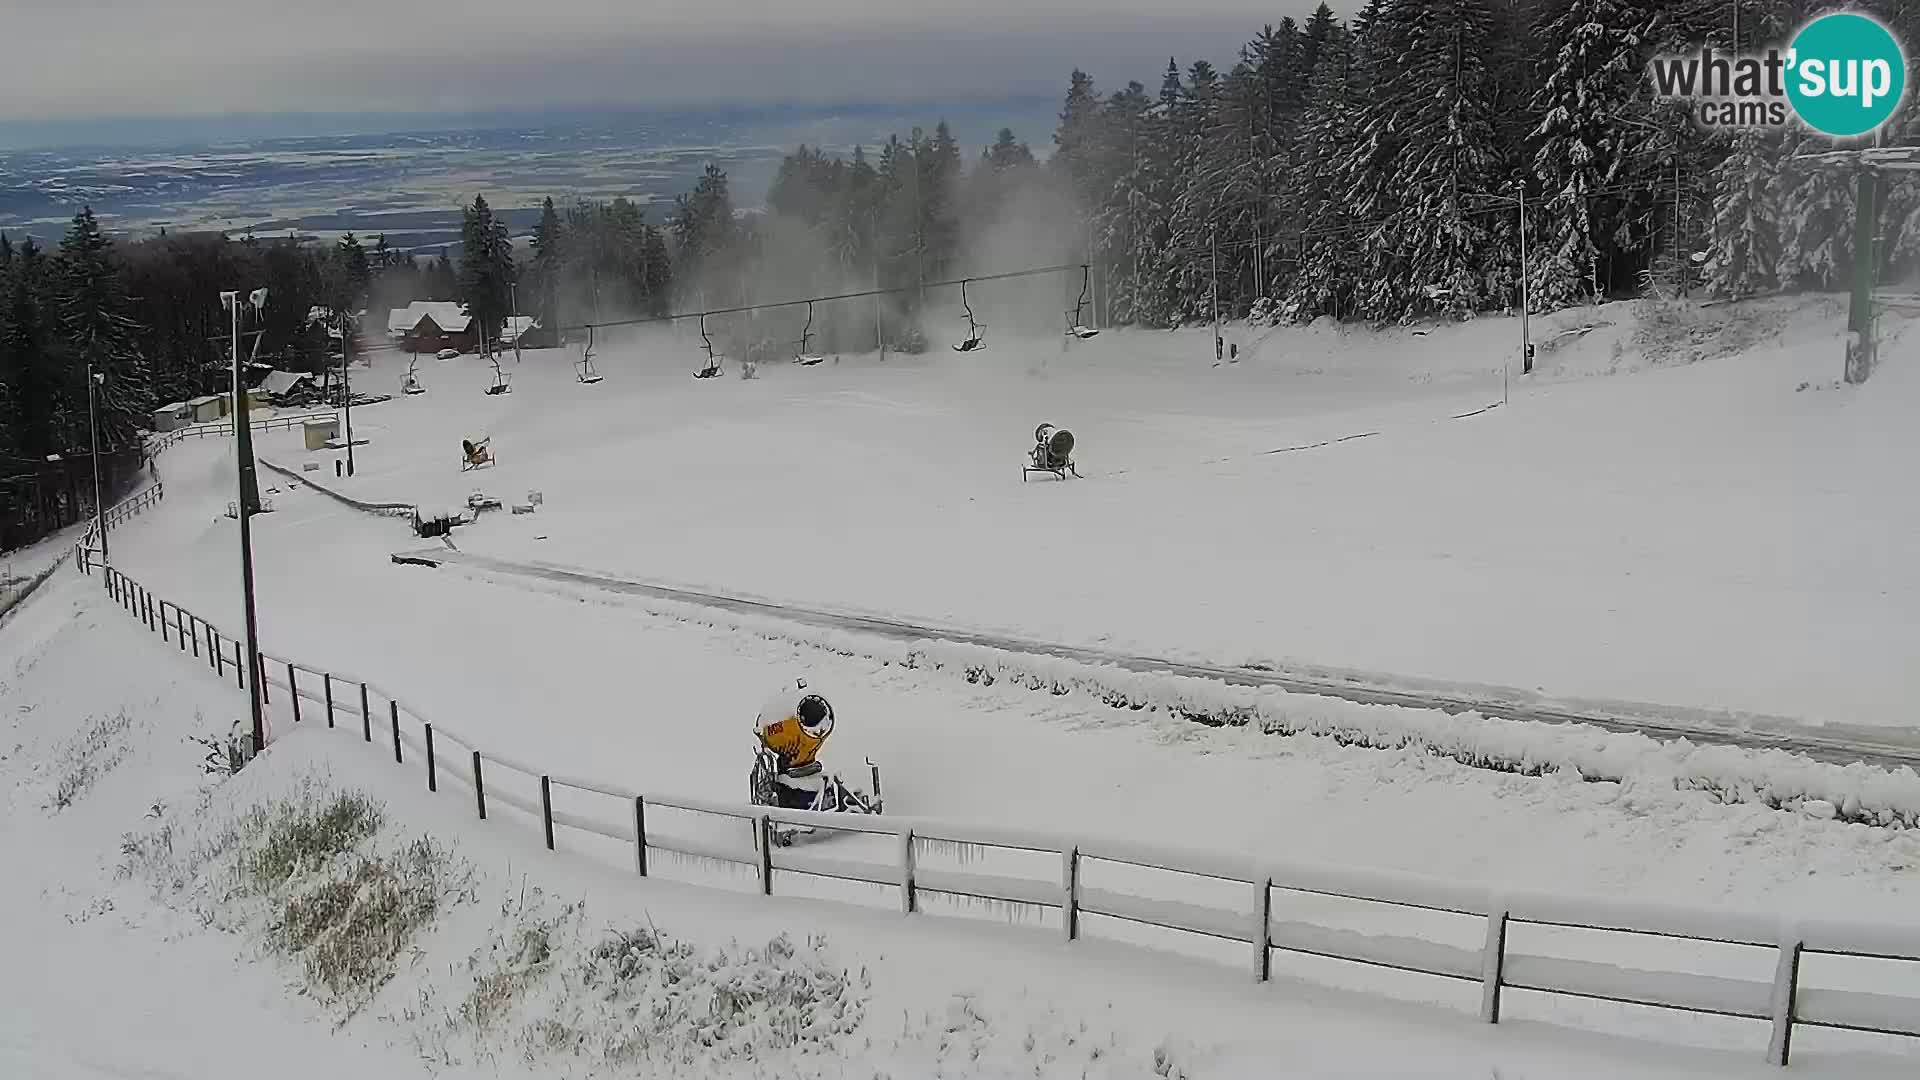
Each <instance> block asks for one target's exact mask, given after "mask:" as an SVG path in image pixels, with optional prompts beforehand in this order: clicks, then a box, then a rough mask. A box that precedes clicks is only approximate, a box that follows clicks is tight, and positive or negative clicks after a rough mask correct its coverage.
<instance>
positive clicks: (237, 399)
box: [220, 289, 267, 754]
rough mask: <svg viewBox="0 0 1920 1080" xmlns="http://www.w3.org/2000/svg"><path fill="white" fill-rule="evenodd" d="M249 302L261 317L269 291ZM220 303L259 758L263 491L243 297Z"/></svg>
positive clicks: (225, 296)
mask: <svg viewBox="0 0 1920 1080" xmlns="http://www.w3.org/2000/svg"><path fill="white" fill-rule="evenodd" d="M245 302H246V303H247V304H248V305H249V306H251V307H252V308H253V310H254V312H255V313H256V314H258V313H259V311H260V309H261V307H263V306H264V305H265V304H266V302H267V290H265V289H255V290H253V292H252V293H249V294H248V296H247V298H246V301H245ZM220 303H221V304H222V305H224V306H225V307H226V309H227V312H228V314H229V315H230V316H231V318H232V329H233V337H232V341H233V452H234V459H235V462H236V463H237V468H236V469H235V472H236V473H237V474H238V475H237V477H236V480H237V484H238V488H239V499H238V501H236V502H235V503H234V516H235V517H236V518H238V519H239V521H240V598H241V603H242V604H243V605H244V607H245V622H244V625H245V628H246V661H245V664H246V673H245V677H244V679H243V681H244V683H245V685H246V689H247V707H248V711H249V712H250V713H251V714H252V719H253V752H254V753H255V754H258V753H259V752H260V751H261V750H264V749H265V748H266V745H267V724H266V714H265V712H264V710H263V708H262V703H261V701H260V674H261V664H260V641H259V623H258V620H257V619H256V618H255V616H254V599H253V529H252V526H251V525H250V520H251V518H252V517H253V514H254V512H255V511H256V509H257V507H256V506H255V505H254V504H255V503H256V502H257V501H258V499H259V491H260V488H259V484H258V482H257V481H256V480H255V478H254V476H253V469H254V464H253V429H252V427H251V426H250V425H249V424H248V422H247V384H246V380H245V379H244V378H242V376H241V370H240V305H241V303H242V301H241V299H240V294H239V293H238V292H223V293H221V294H220Z"/></svg>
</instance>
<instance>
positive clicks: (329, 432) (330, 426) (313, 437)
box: [300, 416, 340, 450]
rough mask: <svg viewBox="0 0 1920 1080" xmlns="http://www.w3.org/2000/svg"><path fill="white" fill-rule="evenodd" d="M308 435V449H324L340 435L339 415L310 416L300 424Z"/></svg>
mask: <svg viewBox="0 0 1920 1080" xmlns="http://www.w3.org/2000/svg"><path fill="white" fill-rule="evenodd" d="M300 430H301V431H302V432H303V433H304V434H305V435H306V444H307V449H309V450H324V449H326V446H327V444H328V443H330V442H332V441H334V440H335V439H338V438H339V437H340V418H339V417H338V416H314V417H309V418H308V419H307V420H305V421H303V422H302V423H301V425H300Z"/></svg>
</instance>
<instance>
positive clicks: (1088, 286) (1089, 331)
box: [1067, 263, 1100, 341]
mask: <svg viewBox="0 0 1920 1080" xmlns="http://www.w3.org/2000/svg"><path fill="white" fill-rule="evenodd" d="M1092 291H1093V266H1092V265H1091V264H1089V263H1081V264H1080V300H1079V302H1078V303H1076V304H1074V305H1073V313H1072V314H1070V315H1068V316H1067V336H1068V337H1071V338H1079V339H1080V340H1081V341H1085V340H1087V339H1088V338H1090V337H1094V336H1096V335H1098V334H1099V333H1100V331H1098V330H1096V329H1094V328H1093V327H1091V326H1088V325H1087V322H1086V310H1087V304H1088V302H1089V295H1090V294H1091V293H1092Z"/></svg>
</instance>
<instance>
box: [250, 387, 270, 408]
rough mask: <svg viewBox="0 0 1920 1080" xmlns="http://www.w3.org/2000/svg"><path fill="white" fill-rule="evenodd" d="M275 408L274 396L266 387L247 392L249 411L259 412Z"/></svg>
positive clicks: (252, 388)
mask: <svg viewBox="0 0 1920 1080" xmlns="http://www.w3.org/2000/svg"><path fill="white" fill-rule="evenodd" d="M272 407H273V394H272V393H271V392H270V391H269V390H268V389H267V388H266V387H264V386H255V387H251V388H249V389H248V390H247V411H248V412H259V411H260V410H261V409H269V408H272Z"/></svg>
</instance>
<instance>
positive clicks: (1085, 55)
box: [0, 0, 1349, 131]
mask: <svg viewBox="0 0 1920 1080" xmlns="http://www.w3.org/2000/svg"><path fill="white" fill-rule="evenodd" d="M1314 6H1315V4H1314V0H1265V2H1256V0H1184V2H1183V3H1181V4H1180V5H1179V7H1178V8H1177V9H1174V10H1173V11H1169V10H1168V8H1167V5H1166V4H1165V0H1043V2H1041V3H1035V2H1034V0H952V2H951V3H946V4H931V3H925V2H924V0H803V2H796V0H537V2H532V3H527V2H521V0H507V2H503V0H477V2H476V0H164V2H162V0H6V2H5V3H3V4H0V7H4V8H6V9H7V10H6V11H5V12H4V14H0V30H3V32H4V36H5V38H6V40H7V43H8V50H7V52H8V59H7V63H5V64H0V124H6V123H12V124H15V125H21V124H26V125H34V126H37V127H39V128H42V129H45V130H49V131H56V130H58V129H59V128H60V127H62V126H63V125H82V126H84V124H85V123H86V122H88V121H97V120H99V119H101V118H125V117H171V118H180V117H197V116H214V115H223V114H250V115H261V114H279V113H335V114H393V113H415V114H418V113H459V112H471V111H477V110H485V109H498V108H502V107H508V108H523V109H541V108H552V107H563V106H582V105H591V106H628V107H654V106H677V105H698V104H705V103H719V102H751V103H818V102H909V101H937V100H954V99H967V98H980V97H988V98H991V97H1007V96H1017V95H1024V94H1033V93H1054V92H1058V91H1061V90H1064V88H1065V86H1066V82H1067V76H1068V74H1069V73H1070V72H1071V71H1072V70H1073V68H1075V67H1076V66H1077V67H1080V68H1082V69H1085V70H1087V71H1089V72H1091V73H1093V74H1094V76H1095V77H1096V79H1098V80H1099V82H1100V84H1101V85H1102V86H1103V87H1107V88H1113V87H1118V86H1121V85H1124V83H1125V82H1126V81H1127V80H1128V79H1139V80H1140V81H1142V82H1145V83H1147V84H1148V85H1149V86H1152V85H1153V84H1154V83H1156V82H1157V81H1158V78H1159V75H1160V73H1161V71H1162V70H1164V68H1165V65H1166V62H1167V58H1168V56H1169V55H1173V56H1177V57H1178V58H1179V60H1180V63H1181V65H1182V66H1183V67H1184V66H1186V65H1187V64H1188V63H1190V62H1191V61H1192V60H1195V59H1202V58H1204V59H1208V60H1211V61H1212V62H1213V63H1215V64H1216V65H1223V66H1224V65H1226V64H1228V63H1230V62H1231V61H1232V59H1233V56H1234V52H1235V50H1236V49H1237V48H1238V47H1239V45H1241V44H1243V43H1244V42H1245V41H1246V40H1247V39H1248V38H1249V37H1251V36H1252V35H1253V34H1254V33H1256V32H1257V31H1258V30H1259V28H1260V26H1261V25H1262V24H1263V23H1267V22H1277V21H1279V19H1280V18H1281V17H1283V16H1287V15H1292V16H1293V17H1295V18H1296V19H1304V18H1305V16H1306V15H1307V14H1308V13H1309V12H1310V11H1311V10H1312V8H1313V7H1314ZM1347 6H1349V5H1346V4H1336V5H1334V7H1335V10H1336V11H1341V10H1343V9H1344V8H1345V7H1347Z"/></svg>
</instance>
